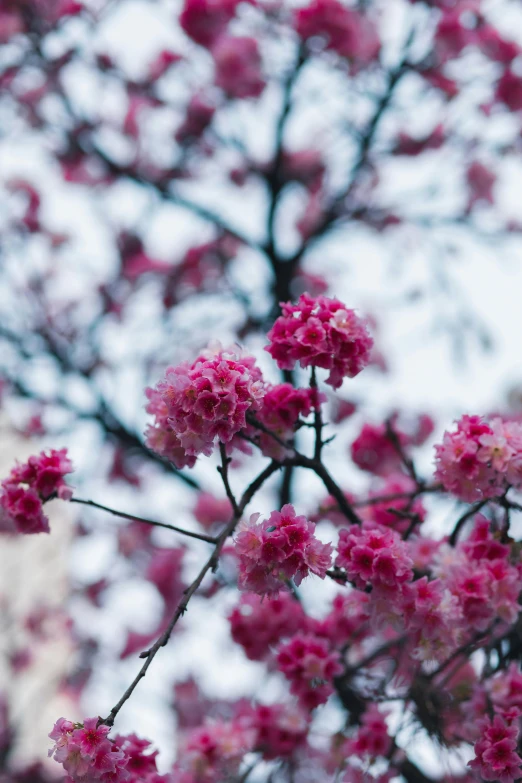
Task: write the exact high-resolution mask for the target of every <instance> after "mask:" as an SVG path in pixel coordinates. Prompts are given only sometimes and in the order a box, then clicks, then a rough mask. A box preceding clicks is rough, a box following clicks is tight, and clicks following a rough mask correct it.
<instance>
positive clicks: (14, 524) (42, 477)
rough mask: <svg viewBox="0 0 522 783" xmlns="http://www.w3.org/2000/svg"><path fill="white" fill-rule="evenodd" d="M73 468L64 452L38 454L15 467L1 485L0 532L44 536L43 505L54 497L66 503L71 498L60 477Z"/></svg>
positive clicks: (46, 528) (47, 528)
mask: <svg viewBox="0 0 522 783" xmlns="http://www.w3.org/2000/svg"><path fill="white" fill-rule="evenodd" d="M72 469H73V467H72V463H71V461H70V459H69V458H68V457H67V450H66V449H61V450H60V451H56V450H55V449H51V450H50V451H49V453H46V452H44V451H42V452H41V453H40V454H38V455H37V456H32V457H29V459H28V460H27V462H26V463H24V464H22V465H16V467H14V468H13V470H12V471H11V473H10V474H9V476H8V477H7V478H6V479H5V480H4V481H3V482H2V489H1V492H0V532H3V533H26V534H28V533H48V532H49V520H48V519H47V517H46V516H45V514H44V513H43V502H44V501H46V500H48V499H49V498H51V497H52V496H53V495H57V496H58V497H59V498H61V499H62V500H69V498H70V497H71V495H72V491H71V489H70V487H68V486H67V484H66V483H65V481H64V476H65V475H66V474H67V473H71V471H72Z"/></svg>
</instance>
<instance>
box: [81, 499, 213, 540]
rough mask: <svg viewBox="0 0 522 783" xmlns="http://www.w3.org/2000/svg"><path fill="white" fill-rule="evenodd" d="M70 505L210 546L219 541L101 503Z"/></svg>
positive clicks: (88, 502) (82, 502)
mask: <svg viewBox="0 0 522 783" xmlns="http://www.w3.org/2000/svg"><path fill="white" fill-rule="evenodd" d="M69 502H70V503H78V504H80V505H82V506H90V507H91V508H98V509H100V511H106V512H107V513H108V514H112V515H113V516H115V517H121V518H122V519H130V520H131V521H132V522H143V524H144V525H153V526H154V527H164V528H166V529H167V530H173V531H174V532H175V533H181V535H183V536H188V537H189V538H197V539H198V540H199V541H206V542H207V543H209V544H215V543H216V541H217V539H216V538H215V537H214V536H207V535H205V533H194V532H193V531H192V530H185V528H182V527H178V526H177V525H169V524H167V523H166V522H156V521H155V520H153V519H146V518H145V517H138V516H136V514H127V513H125V511H117V510H116V509H114V508H109V506H104V505H102V504H101V503H96V502H95V501H94V500H83V499H82V498H74V497H73V498H71V499H70V501H69Z"/></svg>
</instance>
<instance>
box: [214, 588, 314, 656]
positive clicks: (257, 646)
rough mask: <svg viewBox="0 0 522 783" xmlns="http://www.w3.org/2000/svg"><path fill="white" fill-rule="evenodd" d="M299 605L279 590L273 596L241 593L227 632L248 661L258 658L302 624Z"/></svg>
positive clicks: (302, 618)
mask: <svg viewBox="0 0 522 783" xmlns="http://www.w3.org/2000/svg"><path fill="white" fill-rule="evenodd" d="M305 619H306V618H305V614H304V612H303V609H302V607H301V604H300V603H299V602H298V601H296V600H295V598H294V597H293V596H292V595H291V594H290V593H288V592H284V591H283V590H282V591H281V592H280V593H278V594H277V595H276V596H259V595H257V594H256V593H244V594H243V595H242V596H241V598H240V600H239V602H238V604H237V605H236V606H235V607H234V609H233V610H232V612H231V613H230V615H229V617H228V620H229V623H230V631H231V635H232V638H233V640H234V641H235V642H236V644H240V645H241V646H242V647H243V649H244V651H245V654H246V656H247V658H250V660H252V661H262V660H263V659H264V658H266V656H267V655H268V654H269V652H270V650H271V648H273V647H275V646H276V645H277V644H278V643H279V642H280V641H281V639H284V638H287V637H289V636H293V634H295V633H297V631H298V630H299V629H300V628H302V627H303V625H304V623H305Z"/></svg>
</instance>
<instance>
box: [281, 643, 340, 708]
mask: <svg viewBox="0 0 522 783" xmlns="http://www.w3.org/2000/svg"><path fill="white" fill-rule="evenodd" d="M277 665H278V668H279V670H280V671H281V672H282V673H283V674H284V675H285V677H286V678H287V679H288V680H289V681H290V683H291V685H290V692H291V693H293V694H294V695H295V696H297V698H298V699H299V702H300V704H302V705H303V707H304V708H306V709H307V710H313V709H314V707H318V706H319V705H320V704H324V703H325V702H326V701H327V700H328V697H329V696H331V695H332V693H333V692H334V688H333V679H334V677H336V676H337V675H338V674H341V672H342V671H343V667H342V664H341V656H340V653H339V652H338V651H337V650H332V649H331V648H330V645H329V644H328V642H327V641H326V640H325V639H321V638H320V637H318V636H315V635H313V634H296V635H295V636H293V637H292V638H291V639H290V641H288V642H287V643H286V644H282V645H281V646H280V647H279V651H278V654H277Z"/></svg>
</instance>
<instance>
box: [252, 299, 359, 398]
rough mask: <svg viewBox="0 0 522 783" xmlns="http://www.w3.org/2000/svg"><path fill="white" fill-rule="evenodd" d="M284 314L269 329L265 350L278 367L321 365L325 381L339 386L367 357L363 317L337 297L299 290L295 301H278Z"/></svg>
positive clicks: (354, 372) (336, 386)
mask: <svg viewBox="0 0 522 783" xmlns="http://www.w3.org/2000/svg"><path fill="white" fill-rule="evenodd" d="M281 307H282V310H283V315H281V316H280V317H279V318H278V319H277V320H276V321H275V323H274V325H273V327H272V329H271V330H270V332H269V333H268V339H269V341H270V345H268V346H267V347H266V349H265V350H267V351H268V353H269V354H270V355H271V356H272V358H273V359H275V361H276V362H277V364H278V366H279V367H280V368H281V369H286V370H291V369H292V368H293V367H294V366H295V364H296V363H297V362H299V363H300V365H301V367H323V368H324V369H326V370H329V372H330V374H329V376H328V378H327V381H326V383H329V384H330V385H331V386H333V387H334V388H339V386H341V384H342V381H343V378H344V377H350V378H353V377H354V376H355V375H358V373H359V372H361V370H363V369H364V367H366V365H367V364H368V363H369V361H370V350H371V348H372V345H373V340H372V338H371V337H370V335H369V333H368V330H367V328H366V325H365V323H364V321H362V320H361V319H360V318H359V317H358V316H357V315H356V314H355V312H354V311H353V310H346V309H345V307H344V305H343V304H342V303H341V302H339V301H338V300H337V299H328V298H327V297H325V296H318V297H315V298H314V297H311V296H309V295H308V294H302V295H301V297H300V298H299V301H298V303H297V305H292V304H290V303H287V304H282V305H281Z"/></svg>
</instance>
